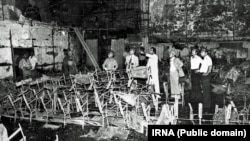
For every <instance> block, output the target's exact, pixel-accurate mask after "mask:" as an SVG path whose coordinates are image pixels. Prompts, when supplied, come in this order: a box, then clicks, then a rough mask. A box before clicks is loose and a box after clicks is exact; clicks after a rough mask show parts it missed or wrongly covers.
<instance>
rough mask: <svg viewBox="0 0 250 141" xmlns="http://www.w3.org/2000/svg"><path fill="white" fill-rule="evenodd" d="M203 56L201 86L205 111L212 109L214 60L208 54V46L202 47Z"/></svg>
mask: <svg viewBox="0 0 250 141" xmlns="http://www.w3.org/2000/svg"><path fill="white" fill-rule="evenodd" d="M201 56H202V57H203V59H202V62H201V68H200V73H201V88H202V92H203V108H204V111H205V112H209V111H210V110H211V104H212V103H211V94H210V92H211V91H210V79H211V72H212V66H213V62H212V59H211V57H210V56H209V55H208V50H207V49H206V48H202V49H201Z"/></svg>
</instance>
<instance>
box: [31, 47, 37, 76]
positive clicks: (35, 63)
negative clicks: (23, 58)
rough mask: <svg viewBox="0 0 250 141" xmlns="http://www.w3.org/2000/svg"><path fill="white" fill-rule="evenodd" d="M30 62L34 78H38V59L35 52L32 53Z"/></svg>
mask: <svg viewBox="0 0 250 141" xmlns="http://www.w3.org/2000/svg"><path fill="white" fill-rule="evenodd" d="M29 61H30V63H31V66H32V68H31V73H32V76H36V65H37V58H36V56H35V54H34V52H30V57H29Z"/></svg>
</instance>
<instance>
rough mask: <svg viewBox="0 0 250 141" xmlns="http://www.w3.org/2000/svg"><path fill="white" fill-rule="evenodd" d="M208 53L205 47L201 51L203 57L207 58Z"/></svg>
mask: <svg viewBox="0 0 250 141" xmlns="http://www.w3.org/2000/svg"><path fill="white" fill-rule="evenodd" d="M207 52H208V50H207V48H205V47H203V48H202V49H201V56H202V57H205V56H206V55H207Z"/></svg>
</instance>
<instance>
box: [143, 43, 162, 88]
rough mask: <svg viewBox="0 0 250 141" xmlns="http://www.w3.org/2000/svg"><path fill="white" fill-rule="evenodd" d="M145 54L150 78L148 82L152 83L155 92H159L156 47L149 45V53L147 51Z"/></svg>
mask: <svg viewBox="0 0 250 141" xmlns="http://www.w3.org/2000/svg"><path fill="white" fill-rule="evenodd" d="M146 56H147V57H148V63H147V68H148V69H149V70H150V72H151V78H150V80H149V81H148V83H149V84H152V85H154V90H155V92H156V93H160V85H159V70H158V56H157V55H156V49H155V48H154V47H151V48H150V54H148V53H147V54H146Z"/></svg>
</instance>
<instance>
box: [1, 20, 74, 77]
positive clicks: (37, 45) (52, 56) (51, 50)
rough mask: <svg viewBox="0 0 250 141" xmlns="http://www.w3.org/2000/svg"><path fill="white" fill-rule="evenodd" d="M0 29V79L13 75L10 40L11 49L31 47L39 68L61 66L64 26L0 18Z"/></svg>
mask: <svg viewBox="0 0 250 141" xmlns="http://www.w3.org/2000/svg"><path fill="white" fill-rule="evenodd" d="M0 31H1V35H0V64H1V66H0V79H4V78H6V77H12V76H13V70H12V64H13V61H12V53H11V42H12V46H13V48H14V49H15V48H33V49H34V52H35V56H36V57H37V58H38V66H39V68H40V69H42V70H48V69H53V68H54V65H55V69H56V70H61V66H62V61H63V58H64V54H63V49H66V48H68V45H69V44H68V32H67V29H65V28H61V27H53V26H51V25H48V24H45V23H40V22H32V23H31V22H25V23H22V24H20V23H18V22H15V21H0ZM10 31H11V35H10ZM52 31H53V32H52ZM10 36H12V41H11V40H10Z"/></svg>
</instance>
